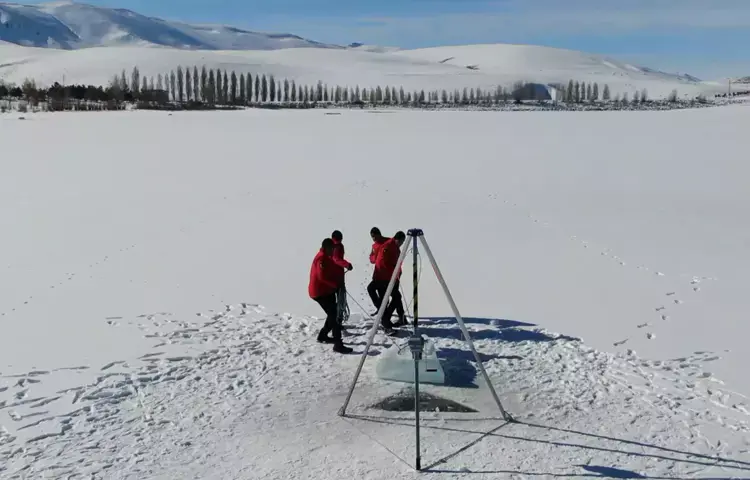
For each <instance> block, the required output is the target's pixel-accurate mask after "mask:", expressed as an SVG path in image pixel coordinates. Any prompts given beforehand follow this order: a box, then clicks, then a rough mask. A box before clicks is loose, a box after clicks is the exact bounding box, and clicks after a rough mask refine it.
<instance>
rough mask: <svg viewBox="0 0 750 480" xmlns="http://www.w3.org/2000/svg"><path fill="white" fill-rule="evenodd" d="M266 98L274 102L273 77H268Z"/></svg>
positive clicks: (274, 84)
mask: <svg viewBox="0 0 750 480" xmlns="http://www.w3.org/2000/svg"><path fill="white" fill-rule="evenodd" d="M268 96H269V97H270V101H271V102H275V101H276V79H275V78H274V77H273V75H269V76H268Z"/></svg>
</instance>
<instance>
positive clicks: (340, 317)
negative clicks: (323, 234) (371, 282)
mask: <svg viewBox="0 0 750 480" xmlns="http://www.w3.org/2000/svg"><path fill="white" fill-rule="evenodd" d="M331 240H333V262H334V263H335V264H336V266H337V267H339V268H338V269H337V270H336V277H337V282H336V283H338V285H339V288H338V290H337V291H336V303H337V305H338V314H337V317H336V319H337V321H338V322H339V325H343V324H344V322H345V321H346V320H348V319H349V305H348V303H347V301H346V284H345V282H344V278H345V276H346V272H347V271H351V270H352V268H354V267H353V266H352V264H351V263H350V262H349V261H348V260H346V259H345V258H344V255H345V251H344V244H343V243H342V242H343V241H344V235H343V234H342V233H341V232H340V231H338V230H334V231H333V233H332V234H331Z"/></svg>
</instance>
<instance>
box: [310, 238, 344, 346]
mask: <svg viewBox="0 0 750 480" xmlns="http://www.w3.org/2000/svg"><path fill="white" fill-rule="evenodd" d="M333 249H334V243H333V240H331V239H330V238H326V239H325V240H323V242H322V244H321V246H320V250H319V251H318V253H317V255H315V258H314V259H313V262H312V265H311V266H310V283H309V284H308V287H307V293H308V294H309V295H310V298H312V299H313V300H315V301H316V302H318V305H320V306H321V308H322V309H323V311H324V312H325V313H326V321H325V324H324V325H323V328H321V329H320V332H319V333H318V342H321V343H332V344H333V351H334V352H338V353H351V352H352V349H351V348H349V347H346V346H344V343H343V341H342V340H341V326H340V325H339V324H338V322H337V321H336V316H337V310H338V309H337V305H336V291H337V290H338V288H339V284H338V270H337V269H338V268H340V267H339V266H338V265H336V263H335V262H334V261H333ZM329 333H332V336H331V337H329V336H328V334H329Z"/></svg>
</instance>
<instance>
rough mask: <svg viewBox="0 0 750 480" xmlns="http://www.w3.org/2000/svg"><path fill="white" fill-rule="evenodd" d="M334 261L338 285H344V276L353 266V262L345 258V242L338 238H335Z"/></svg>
mask: <svg viewBox="0 0 750 480" xmlns="http://www.w3.org/2000/svg"><path fill="white" fill-rule="evenodd" d="M332 259H333V263H334V264H335V268H334V271H335V272H336V285H339V286H342V285H344V276H345V274H346V270H347V269H348V268H351V266H352V264H351V263H349V262H348V261H346V260H344V244H343V243H340V242H338V241H336V240H333V257H332Z"/></svg>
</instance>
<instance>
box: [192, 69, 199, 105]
mask: <svg viewBox="0 0 750 480" xmlns="http://www.w3.org/2000/svg"><path fill="white" fill-rule="evenodd" d="M198 78H199V77H198V66H197V65H195V66H194V67H193V100H195V101H196V102H199V101H200V100H201V98H200V93H201V86H200V83H199V82H198Z"/></svg>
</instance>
